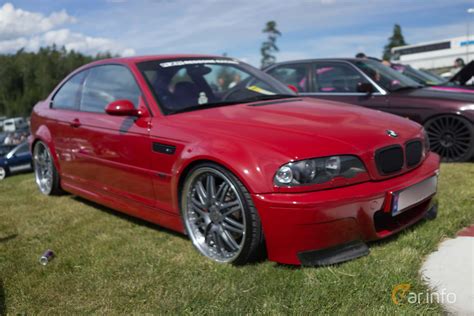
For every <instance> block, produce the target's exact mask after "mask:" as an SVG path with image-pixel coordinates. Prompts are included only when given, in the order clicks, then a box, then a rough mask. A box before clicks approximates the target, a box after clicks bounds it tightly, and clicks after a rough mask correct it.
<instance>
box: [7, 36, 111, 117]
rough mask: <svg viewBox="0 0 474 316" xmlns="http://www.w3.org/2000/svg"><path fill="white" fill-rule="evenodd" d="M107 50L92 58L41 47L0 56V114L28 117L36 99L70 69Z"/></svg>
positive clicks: (97, 57) (104, 56)
mask: <svg viewBox="0 0 474 316" xmlns="http://www.w3.org/2000/svg"><path fill="white" fill-rule="evenodd" d="M109 57H111V55H110V54H109V53H102V54H98V55H96V56H95V57H93V56H87V55H83V54H81V53H78V52H75V51H72V50H71V51H66V49H65V48H64V47H62V48H58V47H56V46H55V45H53V46H51V47H42V48H40V49H39V50H38V52H35V53H32V52H26V51H25V50H24V49H20V50H18V51H17V52H16V53H15V54H8V55H0V116H3V115H7V116H17V115H18V116H28V115H30V113H31V109H32V107H33V106H34V105H35V103H36V102H38V101H40V100H43V99H44V98H46V97H47V96H48V94H49V93H50V92H51V90H53V88H54V87H55V86H56V85H57V84H58V83H59V82H60V81H61V80H62V79H63V78H64V77H65V76H66V75H68V74H69V73H70V72H71V71H73V70H74V69H76V68H78V67H79V66H82V65H84V64H86V63H88V62H91V61H93V60H96V59H101V58H109Z"/></svg>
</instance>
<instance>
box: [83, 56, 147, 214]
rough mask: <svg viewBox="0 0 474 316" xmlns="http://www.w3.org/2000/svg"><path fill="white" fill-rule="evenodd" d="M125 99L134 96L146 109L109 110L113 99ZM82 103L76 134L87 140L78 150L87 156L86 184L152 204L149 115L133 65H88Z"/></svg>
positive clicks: (105, 193)
mask: <svg viewBox="0 0 474 316" xmlns="http://www.w3.org/2000/svg"><path fill="white" fill-rule="evenodd" d="M123 99H126V100H129V101H131V102H132V103H133V104H134V105H135V107H136V108H140V110H141V111H142V112H143V113H144V115H143V116H141V117H128V116H112V115H108V114H106V113H105V108H106V106H107V105H108V104H109V103H111V102H113V101H116V100H123ZM79 109H80V116H79V117H78V124H79V127H78V129H77V130H78V134H77V135H78V138H80V139H81V140H82V142H83V144H82V147H77V148H76V150H78V151H79V154H80V155H81V156H82V157H83V162H84V163H83V164H82V165H81V166H80V167H79V170H78V172H81V173H82V175H83V177H84V180H85V184H86V186H87V187H86V189H87V190H89V191H91V190H96V191H98V192H100V193H101V194H104V195H108V196H110V197H111V198H114V199H120V200H125V201H126V202H127V203H128V202H131V201H132V202H136V203H139V204H140V205H148V206H151V207H153V206H154V205H155V199H154V190H153V183H152V176H153V172H152V171H151V170H150V166H151V156H150V155H151V152H152V151H151V148H152V145H151V141H150V137H149V121H150V116H149V112H148V111H147V109H146V106H145V103H144V101H143V98H142V95H141V90H140V88H139V87H138V85H137V83H136V81H135V78H134V76H133V74H132V73H131V71H130V70H129V69H128V68H127V67H126V66H125V65H118V64H109V65H101V66H95V67H93V68H90V70H89V72H88V75H87V77H86V79H85V81H84V84H83V89H82V95H81V100H80V105H79ZM76 144H79V143H78V142H76Z"/></svg>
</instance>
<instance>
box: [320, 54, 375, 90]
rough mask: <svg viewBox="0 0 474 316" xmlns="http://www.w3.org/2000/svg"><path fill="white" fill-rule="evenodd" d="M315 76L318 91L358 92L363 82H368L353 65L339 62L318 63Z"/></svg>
mask: <svg viewBox="0 0 474 316" xmlns="http://www.w3.org/2000/svg"><path fill="white" fill-rule="evenodd" d="M313 78H314V87H315V92H316V93H318V92H324V93H356V92H359V91H358V86H359V85H360V84H361V83H368V80H367V79H366V78H365V77H364V76H363V75H362V74H360V73H359V72H358V71H357V70H355V69H354V68H353V67H351V66H350V65H347V64H344V63H337V62H328V63H316V64H315V66H314V76H313Z"/></svg>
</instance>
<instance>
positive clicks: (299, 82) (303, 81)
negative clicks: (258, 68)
mask: <svg viewBox="0 0 474 316" xmlns="http://www.w3.org/2000/svg"><path fill="white" fill-rule="evenodd" d="M310 70H311V64H310V63H294V64H286V63H285V64H282V65H279V66H276V67H275V68H271V69H270V70H268V74H269V75H271V76H273V77H274V78H276V79H278V80H280V81H281V82H283V83H284V84H286V85H288V86H292V87H294V88H296V90H297V91H298V94H300V95H303V96H304V95H307V94H308V93H309V92H310V90H309V89H310V84H309V82H310V77H309V73H310Z"/></svg>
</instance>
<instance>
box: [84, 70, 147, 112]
mask: <svg viewBox="0 0 474 316" xmlns="http://www.w3.org/2000/svg"><path fill="white" fill-rule="evenodd" d="M139 96H140V89H139V88H138V86H137V84H136V82H135V80H134V78H133V75H132V74H131V72H130V71H129V70H128V69H127V68H126V67H124V66H118V65H106V66H98V67H94V68H91V69H90V70H89V75H88V76H87V78H86V80H85V82H84V88H83V89H82V98H81V104H80V109H81V111H86V112H99V113H103V112H105V107H106V106H107V105H108V104H109V103H110V102H113V101H116V100H120V99H126V100H129V101H131V102H133V104H135V106H137V105H138V98H139Z"/></svg>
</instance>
